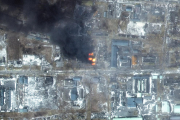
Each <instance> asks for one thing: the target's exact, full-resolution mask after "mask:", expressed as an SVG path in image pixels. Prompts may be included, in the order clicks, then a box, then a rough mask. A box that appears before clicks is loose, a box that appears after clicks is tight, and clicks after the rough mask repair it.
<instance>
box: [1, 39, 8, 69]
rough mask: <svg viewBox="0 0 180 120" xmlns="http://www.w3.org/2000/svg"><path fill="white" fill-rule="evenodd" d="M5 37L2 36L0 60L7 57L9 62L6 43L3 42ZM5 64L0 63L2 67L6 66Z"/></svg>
mask: <svg viewBox="0 0 180 120" xmlns="http://www.w3.org/2000/svg"><path fill="white" fill-rule="evenodd" d="M3 39H4V36H0V60H2V59H3V57H5V61H6V60H7V51H6V43H5V42H4V41H3ZM4 65H5V63H0V66H4Z"/></svg>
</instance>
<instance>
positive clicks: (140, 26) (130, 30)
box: [127, 21, 146, 36]
mask: <svg viewBox="0 0 180 120" xmlns="http://www.w3.org/2000/svg"><path fill="white" fill-rule="evenodd" d="M145 24H146V23H145V22H136V23H134V22H132V21H130V22H129V24H128V25H127V34H130V35H138V36H144V35H145V31H144V26H145Z"/></svg>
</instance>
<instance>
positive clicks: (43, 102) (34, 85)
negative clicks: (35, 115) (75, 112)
mask: <svg viewBox="0 0 180 120" xmlns="http://www.w3.org/2000/svg"><path fill="white" fill-rule="evenodd" d="M41 83H42V84H41ZM38 84H39V85H38ZM41 85H43V81H41V80H40V81H38V82H37V81H36V77H28V86H25V98H24V100H25V103H26V104H25V105H26V106H28V107H29V111H38V110H40V109H57V108H58V107H57V105H56V101H55V99H54V96H55V95H56V91H55V88H54V86H49V87H48V88H45V87H42V86H41Z"/></svg>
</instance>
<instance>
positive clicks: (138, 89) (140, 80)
mask: <svg viewBox="0 0 180 120" xmlns="http://www.w3.org/2000/svg"><path fill="white" fill-rule="evenodd" d="M133 83H134V88H133V91H134V92H135V93H149V92H150V76H149V75H143V76H141V75H137V76H134V79H133Z"/></svg>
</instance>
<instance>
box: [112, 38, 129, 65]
mask: <svg viewBox="0 0 180 120" xmlns="http://www.w3.org/2000/svg"><path fill="white" fill-rule="evenodd" d="M129 44H130V43H129V41H127V40H112V44H111V67H117V52H118V47H128V46H129Z"/></svg>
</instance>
